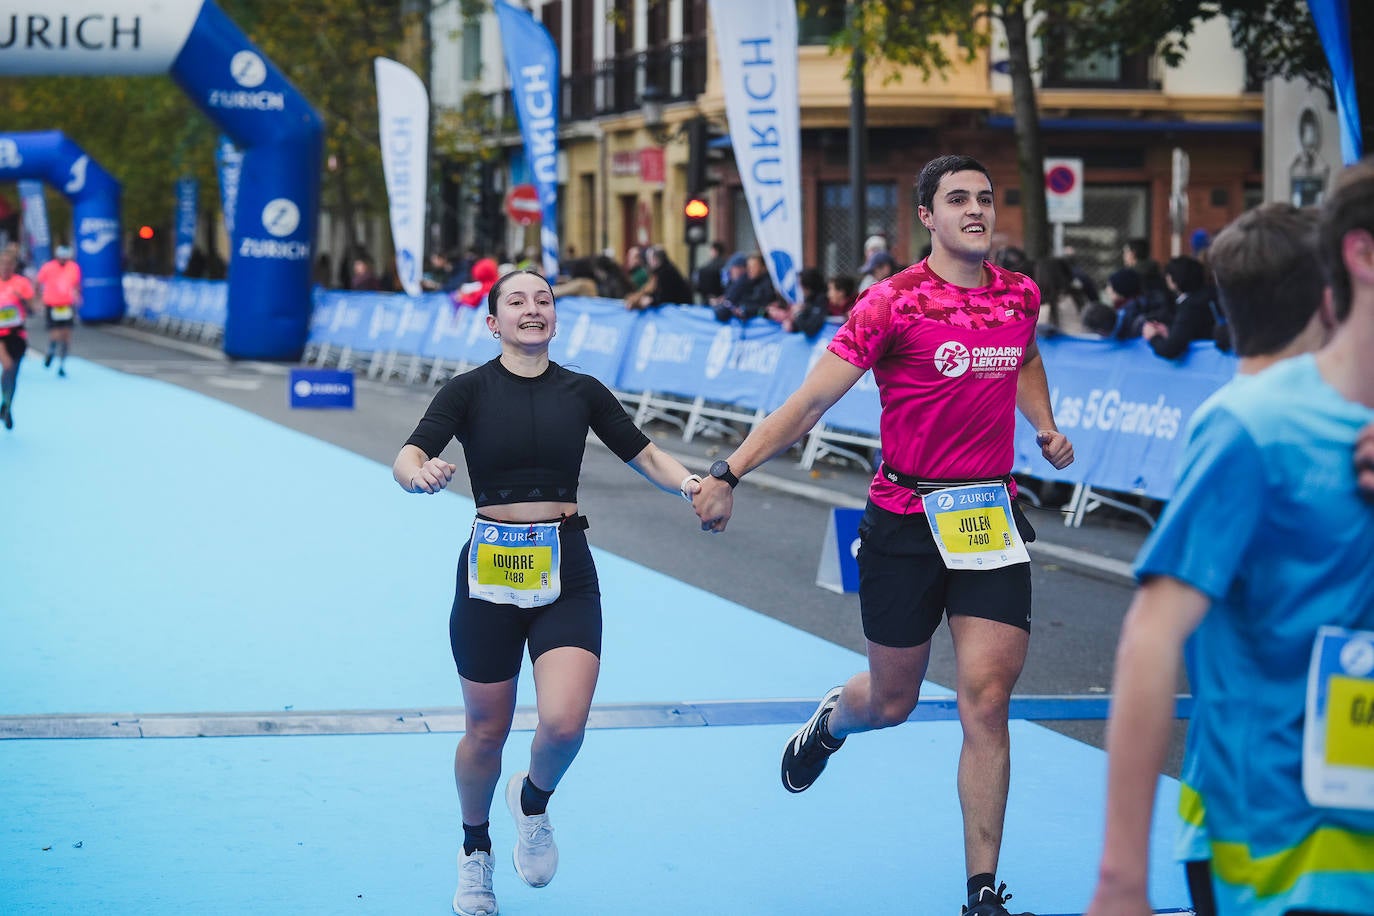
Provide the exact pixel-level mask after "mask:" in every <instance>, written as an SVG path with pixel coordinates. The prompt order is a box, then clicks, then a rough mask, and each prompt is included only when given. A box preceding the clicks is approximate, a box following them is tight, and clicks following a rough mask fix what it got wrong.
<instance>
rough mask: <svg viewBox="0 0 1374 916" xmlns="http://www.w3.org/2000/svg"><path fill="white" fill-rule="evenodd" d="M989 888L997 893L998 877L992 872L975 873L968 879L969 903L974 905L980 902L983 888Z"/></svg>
mask: <svg viewBox="0 0 1374 916" xmlns="http://www.w3.org/2000/svg"><path fill="white" fill-rule="evenodd" d="M985 887H986V888H989V889H990V890H991V891H992V892H993V893H994V894H995V893H997V878H996V876H995V875H993V874H992V873H991V872H984V873H982V874H981V875H974V876H973V877H972V878H969V879H968V905H969V906H973V905H975V904H976V903H978V897H979V895H980V894H981V893H982V892H983V888H985Z"/></svg>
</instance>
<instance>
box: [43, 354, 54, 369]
mask: <svg viewBox="0 0 1374 916" xmlns="http://www.w3.org/2000/svg"><path fill="white" fill-rule="evenodd" d="M51 365H52V351H51V350H49V351H48V355H47V356H45V357H43V368H44V369H46V368H48V367H49V366H51Z"/></svg>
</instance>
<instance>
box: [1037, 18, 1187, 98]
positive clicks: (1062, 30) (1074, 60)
mask: <svg viewBox="0 0 1374 916" xmlns="http://www.w3.org/2000/svg"><path fill="white" fill-rule="evenodd" d="M1041 50H1042V52H1043V53H1044V57H1045V60H1044V64H1045V69H1044V73H1043V75H1042V77H1041V86H1042V87H1043V88H1045V89H1158V88H1160V84H1159V80H1157V79H1154V78H1152V76H1151V73H1150V64H1151V61H1152V55H1151V54H1150V52H1148V51H1138V52H1136V53H1134V54H1122V53H1121V52H1120V51H1119V50H1118V49H1116V48H1107V49H1104V50H1100V51H1094V52H1093V53H1091V54H1084V53H1081V52H1079V51H1077V50H1076V49H1075V48H1074V42H1073V30H1072V26H1070V25H1068V24H1067V23H1063V22H1061V23H1059V24H1058V25H1056V26H1054V27H1052V28H1050V29H1049V30H1048V31H1047V32H1046V35H1045V38H1044V41H1043V43H1042V47H1041Z"/></svg>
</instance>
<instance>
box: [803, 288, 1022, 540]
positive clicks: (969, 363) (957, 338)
mask: <svg viewBox="0 0 1374 916" xmlns="http://www.w3.org/2000/svg"><path fill="white" fill-rule="evenodd" d="M984 266H985V267H986V268H987V270H988V272H989V274H990V276H991V278H992V280H991V282H990V283H989V284H988V285H987V286H985V287H982V288H981V289H965V288H964V287H962V286H955V285H953V284H952V283H946V282H945V281H944V280H942V279H940V278H939V277H938V276H936V275H935V273H934V272H932V271H931V270H930V269H929V268H928V267H927V266H926V262H925V261H921V262H920V263H919V264H913V265H912V266H911V267H908V268H907V269H906V270H903V271H902V272H900V273H898V274H894V275H893V276H891V277H889V278H887V279H886V280H883V281H880V282H878V283H875V284H874V285H873V286H871V287H869V288H868V290H866V291H865V292H864V294H863V295H862V296H861V297H860V298H859V301H858V302H857V303H856V304H855V306H854V311H853V312H852V313H851V314H850V316H849V319H848V320H847V321H846V322H845V323H844V325H843V327H841V328H840V330H839V333H837V334H836V335H835V338H834V340H832V341H831V342H830V346H829V349H830V351H831V352H832V353H834V354H835V355H836V356H838V357H840V358H841V359H843V360H844V361H845V362H848V363H850V364H852V365H854V366H857V367H859V368H860V369H872V370H873V377H874V380H875V381H876V382H877V383H878V399H879V401H880V403H881V404H882V419H881V422H880V424H879V432H880V436H881V441H882V449H883V461H884V463H886V464H887V465H888V466H889V467H891V468H892V469H893V470H895V471H898V472H899V473H902V474H909V475H911V476H913V477H919V478H922V479H932V478H933V479H980V478H987V477H999V476H1002V475H1004V474H1007V473H1010V471H1011V467H1012V462H1013V461H1014V460H1015V458H1014V455H1015V451H1014V446H1013V439H1014V436H1015V431H1016V381H1017V377H1018V375H1019V374H1020V370H1021V363H1022V362H1023V361H1024V360H1025V356H1026V348H1027V347H1028V346H1030V345H1031V343H1032V341H1033V340H1034V339H1035V322H1036V319H1037V318H1038V317H1039V314H1040V290H1039V288H1038V287H1036V285H1035V283H1034V281H1032V280H1031V279H1030V278H1029V277H1026V276H1023V275H1021V274H1018V273H1013V272H1012V271H1009V270H1003V269H1002V268H1000V267H996V266H994V265H992V264H990V263H988V264H985V265H984ZM1015 492H1016V491H1015V485H1014V484H1013V489H1012V494H1013V495H1015ZM869 498H870V499H872V500H873V502H874V504H875V505H877V506H879V507H881V508H883V509H887V510H888V511H890V512H896V513H899V514H906V513H911V512H920V511H921V501H920V500H919V499H918V498H917V497H916V496H915V494H914V493H913V492H912V491H911V490H908V489H907V488H905V487H900V486H898V485H896V484H894V483H892V482H891V481H889V480H888V479H887V478H885V477H883V475H882V474H881V473H876V474H874V476H873V483H872V485H871V486H870V487H869Z"/></svg>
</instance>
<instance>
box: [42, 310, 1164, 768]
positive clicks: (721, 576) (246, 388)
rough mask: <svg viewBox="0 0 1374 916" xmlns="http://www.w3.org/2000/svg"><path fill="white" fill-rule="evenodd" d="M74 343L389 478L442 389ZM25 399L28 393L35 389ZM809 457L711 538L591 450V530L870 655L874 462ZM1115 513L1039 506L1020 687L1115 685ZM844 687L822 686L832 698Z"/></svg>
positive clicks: (105, 334)
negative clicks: (862, 612) (868, 578)
mask: <svg viewBox="0 0 1374 916" xmlns="http://www.w3.org/2000/svg"><path fill="white" fill-rule="evenodd" d="M31 340H32V344H33V347H32V349H31V350H30V357H29V358H31V359H32V358H34V357H35V355H36V356H38V357H39V358H41V353H42V348H43V346H44V339H43V334H42V332H41V331H38V332H36V333H33V334H32V336H31ZM74 354H75V355H79V356H82V357H84V358H86V359H91V360H94V361H96V362H99V363H102V364H104V365H107V366H110V367H112V368H114V369H118V370H120V371H125V372H130V373H135V374H138V375H142V376H147V377H151V378H156V379H158V380H160V381H164V382H167V383H169V384H173V385H178V386H181V387H183V388H187V389H190V390H193V391H197V392H200V393H202V394H204V395H207V396H210V397H213V398H216V399H218V400H221V401H224V402H227V403H230V404H233V405H235V406H238V407H240V408H242V409H245V410H249V411H251V412H253V413H255V414H258V415H259V416H262V417H264V418H266V419H268V420H271V421H273V422H276V423H280V424H282V425H283V426H287V427H290V428H292V429H295V430H298V431H300V432H303V433H306V434H307V435H310V436H314V437H316V438H319V439H321V440H324V441H327V442H331V443H333V444H335V445H337V446H340V447H342V448H345V449H348V450H350V451H352V452H355V453H357V454H359V455H362V456H365V457H367V458H371V459H373V460H375V461H377V462H378V463H379V464H380V465H382V466H381V467H379V468H378V473H379V474H387V475H388V476H389V469H390V465H391V462H392V460H393V459H394V458H395V455H396V452H397V450H398V449H399V448H400V446H401V444H402V443H403V442H404V441H405V439H406V437H407V436H409V434H410V432H411V430H412V429H413V428H414V425H415V423H416V421H417V420H418V419H419V417H420V416H421V414H422V413H423V412H424V409H425V407H426V405H427V404H428V401H429V398H430V397H431V395H432V393H433V391H432V389H429V388H427V387H425V386H423V385H414V386H411V385H406V384H403V383H401V382H389V383H380V382H371V381H367V380H364V379H360V381H359V387H358V394H357V405H356V408H355V409H354V410H352V411H309V410H292V409H291V408H289V407H288V404H287V394H286V376H287V372H288V369H289V368H290V367H289V366H286V365H282V364H268V363H256V362H233V361H229V360H227V359H225V358H224V356H223V354H221V353H218V352H217V351H215V350H213V349H211V348H206V347H201V346H196V345H190V344H187V343H185V342H182V341H179V340H175V339H171V338H164V337H160V336H157V335H153V334H150V333H147V332H144V331H138V330H134V329H131V328H125V327H119V326H88V327H82V328H79V329H78V331H77V333H76V340H75V344H74ZM73 382H74V385H73V387H74V388H77V387H78V386H79V384H80V383H79V380H78V379H75V378H74V379H73ZM18 403H19V404H20V405H22V403H23V391H22V388H21V390H20V392H19V396H18ZM647 431H648V432H649V433H650V435H651V436H652V437H653V439H654V440H655V441H656V442H657V443H658V444H659V446H660V447H662V448H664V449H666V450H668V451H670V452H672V453H674V454H676V455H678V456H679V457H681V458H683V459H684V461H685V462H686V463H687V464H688V466H689V467H691V468H693V469H700V470H703V472H704V468H705V467H706V465H707V464H709V462H710V460H712V458H714V457H715V456H716V455H717V454H718V453H724V454H728V453H729V451H730V450H731V449H732V448H733V445H734V443H733V442H732V441H725V440H721V439H716V440H710V439H697V440H695V441H693V442H691V443H684V442H683V441H682V439H681V435H680V433H679V431H678V430H677V429H675V428H673V427H671V426H667V425H661V426H658V425H656V426H653V427H651V428H650V429H649V430H647ZM445 454H446V456H447V457H448V459H449V460H450V461H452V462H453V463H455V464H457V465H458V466H459V468H460V473H459V477H458V478H457V479H456V480H455V483H454V485H455V486H456V487H458V488H459V489H461V490H462V491H463V492H469V493H470V490H469V489H468V485H467V479H466V475H465V474H464V473H463V472H462V470H461V469H462V468H463V461H462V455H461V452H460V449H459V447H458V446H457V444H456V443H455V444H453V445H451V446H450V448H449V450H448V451H447V452H446V453H445ZM797 460H798V452H797V451H793V452H792V453H789V454H786V455H783V456H779V457H778V458H776V459H774V461H772V462H770V463H769V465H767V466H766V467H765V468H763V469H761V470H760V472H756V473H755V474H752V475H750V477H748V478H746V480H745V483H744V484H743V485H742V486H741V488H740V490H739V492H738V494H737V496H736V501H735V507H736V508H735V516H734V517H733V518H732V520H731V522H730V526H729V530H728V531H727V532H725V533H724V534H720V535H709V534H704V533H702V532H701V531H700V528H699V526H698V524H697V522H696V518H695V516H694V515H692V513H691V510H690V508H689V507H688V506H687V505H686V504H685V503H683V502H682V501H681V500H680V499H677V498H675V497H669V496H667V495H664V494H662V493H659V492H658V491H656V490H654V489H653V488H652V487H651V485H649V484H648V483H647V482H645V481H643V480H642V479H641V478H639V477H638V475H636V474H635V473H634V472H633V471H632V470H630V469H629V468H627V467H626V466H625V465H623V464H621V463H620V461H619V460H617V459H616V458H615V457H614V456H613V455H611V453H610V452H609V451H607V450H606V449H604V448H601V447H599V446H596V445H589V447H588V449H587V455H586V459H585V462H584V465H583V476H582V483H581V488H580V505H581V508H582V511H583V513H584V514H585V515H586V516H587V517H588V518H589V519H590V520H591V523H592V527H591V530H590V531H589V532H588V536H589V538H590V539H591V542H592V543H593V544H594V545H596V546H598V547H601V548H603V549H605V550H609V551H611V552H613V553H615V554H618V555H620V556H623V557H625V558H627V559H630V560H633V561H635V562H637V563H640V564H642V565H644V566H648V567H651V568H653V569H655V570H658V571H660V572H662V573H665V574H667V575H670V576H673V577H674V578H677V579H680V580H682V581H685V582H688V583H691V584H692V585H695V586H697V587H700V588H702V589H704V590H707V591H710V592H712V593H715V594H718V595H721V596H723V597H725V598H728V599H730V600H732V601H735V602H738V603H739V604H742V605H744V606H746V607H749V608H752V609H754V610H756V611H759V612H760V613H763V614H767V615H769V616H771V617H774V618H776V619H779V620H782V621H785V622H787V623H789V624H792V625H793V626H796V627H799V628H801V629H803V630H806V631H809V632H811V633H814V634H816V635H817V636H820V637H822V638H824V639H827V640H830V641H832V642H835V643H837V644H840V645H843V646H846V647H848V648H850V649H853V650H855V651H858V652H862V651H863V649H864V642H863V634H862V630H861V629H860V625H859V611H858V597H857V596H856V595H852V594H846V595H840V594H835V593H833V592H830V591H827V590H825V589H822V588H819V587H817V586H816V585H815V584H814V582H815V577H816V568H817V562H818V559H819V557H820V552H821V547H822V542H823V538H824V535H825V531H826V526H827V524H828V521H829V517H830V512H831V509H832V506H834V505H836V504H845V505H858V504H860V503H861V500H862V497H863V493H864V491H865V489H866V485H867V479H868V473H867V471H865V470H863V469H861V468H858V467H856V466H854V465H852V464H851V465H841V464H825V465H824V466H821V467H819V468H818V469H817V470H815V471H813V472H806V471H803V470H802V469H801V468H799V467H798V465H797ZM760 481H762V483H760ZM398 495H399V494H398ZM1109 511H1110V510H1102V511H1100V512H1097V513H1094V514H1092V515H1090V516H1089V517H1088V519H1087V520H1086V521H1085V523H1084V525H1083V527H1082V528H1078V529H1072V528H1067V527H1065V526H1064V525H1063V523H1062V521H1061V517H1060V516H1059V515H1058V514H1057V513H1055V512H1051V511H1044V510H1028V513H1029V517H1030V519H1031V521H1032V523H1033V524H1034V525H1035V526H1036V528H1037V530H1038V532H1039V534H1040V540H1041V542H1043V543H1047V544H1049V545H1051V546H1052V547H1058V548H1059V550H1057V551H1055V554H1054V555H1053V556H1050V557H1046V556H1045V555H1044V554H1043V553H1039V554H1037V553H1036V552H1034V550H1033V553H1032V555H1033V556H1034V557H1036V562H1035V563H1034V566H1033V570H1034V572H1033V581H1034V594H1035V611H1034V613H1035V622H1034V625H1033V627H1034V628H1033V631H1032V639H1031V649H1030V655H1029V657H1028V659H1027V661H1026V667H1025V671H1024V673H1023V674H1022V677H1021V680H1020V682H1019V684H1018V687H1017V692H1018V693H1020V694H1028V695H1083V694H1105V693H1106V692H1108V691H1109V690H1110V686H1111V672H1112V660H1113V655H1114V652H1115V647H1116V640H1117V635H1118V633H1119V630H1120V626H1121V619H1122V617H1123V615H1124V613H1125V611H1126V608H1127V605H1128V604H1129V602H1130V598H1131V594H1132V587H1131V584H1130V582H1129V580H1128V579H1127V578H1126V577H1124V576H1122V575H1121V574H1120V569H1122V568H1124V566H1123V564H1125V563H1128V562H1129V560H1130V559H1131V557H1132V556H1133V555H1134V552H1135V550H1136V549H1137V548H1138V547H1139V545H1140V543H1141V541H1142V540H1143V539H1144V536H1145V534H1146V531H1147V529H1146V527H1145V524H1144V523H1143V522H1141V521H1139V520H1136V519H1135V518H1133V517H1131V516H1128V515H1125V514H1123V513H1116V514H1113V515H1111V516H1108V512H1109ZM468 521H469V520H468V519H466V518H462V519H459V518H455V519H454V526H455V527H454V531H455V538H459V537H461V532H462V530H463V529H464V527H465V526H466V524H467V523H468ZM1093 558H1106V559H1107V560H1108V561H1109V562H1108V563H1107V564H1100V563H1099V564H1097V566H1099V567H1100V566H1103V565H1106V566H1109V567H1111V566H1114V567H1115V569H1114V570H1113V569H1106V570H1104V569H1101V568H1095V567H1094V565H1093V564H1092V560H1093ZM644 601H645V602H652V601H654V596H653V595H645V596H644ZM446 613H447V609H446V608H443V609H436V620H440V619H441V618H442V617H443V616H444V614H446ZM607 613H628V614H633V613H634V608H607ZM436 625H437V626H438V625H441V624H438V623H437V624H436ZM682 626H683V627H690V626H692V621H691V620H690V619H684V620H683V621H682ZM947 634H948V630H947V629H943V628H942V629H941V630H940V631H939V632H938V633H937V634H936V637H935V646H934V651H933V653H932V658H931V664H930V671H929V674H928V677H929V679H930V680H932V681H934V682H936V683H939V684H944V685H947V686H949V685H953V683H954V680H955V679H954V654H953V650H952V647H951V645H950V640H949V637H948V635H947ZM722 638H728V634H722ZM663 651H664V652H672V651H673V646H672V639H671V634H665V638H664V642H663ZM760 651H767V647H760ZM829 686H830V685H829V684H822V683H817V684H816V694H817V696H819V695H820V694H821V693H822V692H823V691H824V690H825V688H827V687H829ZM1180 692H1186V685H1185V684H1180ZM741 699H746V698H741ZM1043 724H1045V725H1047V726H1049V727H1051V728H1054V729H1055V730H1057V731H1060V732H1063V733H1064V734H1067V735H1071V736H1073V737H1076V738H1079V739H1080V740H1083V741H1086V742H1088V743H1090V744H1093V745H1095V746H1098V747H1100V746H1102V744H1103V736H1104V723H1102V722H1100V721H1071V722H1045V723H1043ZM1183 730H1184V727H1183V724H1182V723H1179V725H1178V726H1177V727H1176V729H1175V741H1174V747H1173V749H1172V753H1171V755H1170V758H1169V761H1168V764H1167V766H1166V772H1168V773H1169V774H1171V775H1177V773H1178V768H1179V761H1180V757H1181V746H1182V735H1183Z"/></svg>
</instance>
